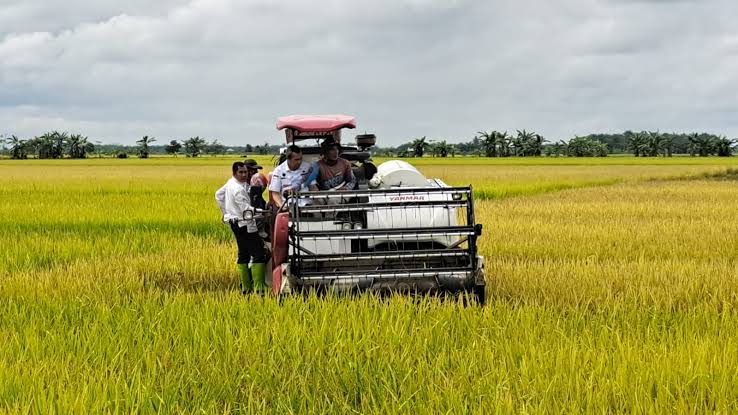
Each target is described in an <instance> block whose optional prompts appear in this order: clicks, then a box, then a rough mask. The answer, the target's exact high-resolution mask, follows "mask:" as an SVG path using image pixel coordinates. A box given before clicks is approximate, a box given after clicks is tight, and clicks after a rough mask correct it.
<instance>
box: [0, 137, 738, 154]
mask: <svg viewBox="0 0 738 415" xmlns="http://www.w3.org/2000/svg"><path fill="white" fill-rule="evenodd" d="M156 141H157V139H156V138H155V137H150V136H148V135H145V136H143V137H142V138H141V139H139V140H137V141H136V145H135V146H126V145H120V144H102V143H101V142H100V141H95V143H94V144H93V143H92V142H91V141H90V140H89V138H88V137H86V136H83V135H81V134H69V133H66V132H58V131H52V132H48V133H45V134H43V135H40V136H38V137H34V138H31V139H20V138H18V137H17V136H15V135H11V136H0V154H3V155H6V156H9V157H10V158H13V159H25V158H29V157H35V158H40V159H57V158H87V157H92V156H96V157H103V156H108V157H118V158H127V157H128V156H129V155H136V156H138V157H139V158H149V156H150V155H153V154H156V155H164V154H169V155H172V156H174V157H176V156H178V155H183V156H185V157H200V156H203V155H216V154H237V155H239V156H240V155H247V154H248V155H268V154H276V153H278V152H279V149H280V148H281V147H282V146H281V145H272V144H269V143H268V142H265V143H264V144H261V145H252V144H246V145H244V146H226V145H224V144H222V143H220V142H219V141H218V140H217V139H214V140H208V139H206V138H203V137H200V136H195V137H190V138H187V139H183V140H170V141H169V143H168V144H161V145H154V144H153V143H155V142H156ZM347 141H349V142H350V139H349V140H347ZM737 144H738V139H729V138H727V137H725V136H719V135H715V134H708V133H690V134H686V133H662V132H659V131H641V132H633V131H625V132H623V133H620V134H589V135H585V136H577V137H574V138H571V139H569V140H558V141H551V140H548V139H546V138H544V137H543V136H542V135H540V134H537V133H535V132H533V131H527V130H517V131H516V132H515V133H514V134H510V133H508V132H507V131H502V132H500V131H496V130H492V131H479V132H477V134H476V135H475V136H474V137H473V138H472V139H471V140H470V141H467V142H459V143H449V141H448V140H447V139H442V138H439V139H431V138H428V137H427V136H422V137H419V138H415V139H412V140H411V141H409V142H406V143H405V144H402V145H400V146H397V147H374V148H373V149H372V152H373V153H374V154H375V155H377V156H384V157H428V156H430V157H456V156H480V157H539V156H547V157H605V156H607V155H609V154H632V155H634V156H636V157H671V156H672V155H674V154H688V155H691V156H700V157H707V156H721V157H726V156H730V155H732V154H733V153H734V152H735V151H736V145H737Z"/></svg>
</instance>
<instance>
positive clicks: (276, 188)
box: [269, 172, 284, 209]
mask: <svg viewBox="0 0 738 415" xmlns="http://www.w3.org/2000/svg"><path fill="white" fill-rule="evenodd" d="M269 199H271V201H272V203H273V204H274V207H275V208H277V209H280V208H281V207H282V205H283V204H284V199H282V180H281V179H280V178H279V175H278V174H277V172H274V174H272V181H271V182H270V183H269Z"/></svg>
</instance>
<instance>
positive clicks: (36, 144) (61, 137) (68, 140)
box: [0, 131, 272, 159]
mask: <svg viewBox="0 0 738 415" xmlns="http://www.w3.org/2000/svg"><path fill="white" fill-rule="evenodd" d="M156 141H157V140H156V138H155V137H151V136H148V135H145V136H143V137H141V138H140V139H139V140H137V141H136V145H135V146H121V145H111V144H102V143H100V142H97V143H95V144H93V143H92V142H90V139H89V138H88V137H86V136H83V135H81V134H69V133H66V132H59V131H52V132H48V133H45V134H43V135H40V136H38V137H34V138H31V139H27V140H23V139H20V138H18V137H17V136H15V135H11V136H9V137H4V138H3V137H0V143H1V144H4V145H5V147H6V151H7V153H8V154H9V155H10V157H11V158H13V159H27V158H28V157H29V156H34V157H36V158H39V159H59V158H64V157H68V158H75V159H83V158H87V157H89V156H90V155H98V156H102V153H103V152H105V153H107V154H110V155H112V156H114V157H117V158H128V156H129V155H130V154H132V155H135V156H138V157H139V158H148V157H149V155H151V154H170V155H173V156H175V157H176V156H177V155H179V154H184V155H185V156H187V157H199V156H201V155H203V154H211V155H215V154H223V153H224V152H225V151H226V146H225V145H223V144H221V143H220V142H219V141H218V140H212V141H208V140H207V139H205V138H202V137H199V136H196V137H190V138H188V139H186V140H182V142H181V143H180V142H179V141H177V140H171V141H169V143H168V144H166V145H162V146H154V145H153V143H154V142H156ZM243 149H244V150H247V151H248V152H252V151H253V150H254V147H252V146H246V147H244V148H243ZM256 149H257V150H258V151H259V152H261V151H263V152H264V154H269V151H270V150H272V148H271V146H269V144H264V148H262V146H256Z"/></svg>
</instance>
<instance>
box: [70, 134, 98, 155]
mask: <svg viewBox="0 0 738 415" xmlns="http://www.w3.org/2000/svg"><path fill="white" fill-rule="evenodd" d="M94 150H95V146H94V145H93V144H92V143H90V142H88V141H87V137H84V136H82V135H81V134H72V135H70V136H69V138H68V139H67V154H69V157H71V158H73V159H83V158H86V157H87V153H90V152H92V151H94Z"/></svg>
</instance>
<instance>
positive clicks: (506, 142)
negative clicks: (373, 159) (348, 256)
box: [375, 130, 738, 157]
mask: <svg viewBox="0 0 738 415" xmlns="http://www.w3.org/2000/svg"><path fill="white" fill-rule="evenodd" d="M737 145H738V139H729V138H727V137H725V136H718V135H714V134H708V133H690V134H684V133H681V134H677V133H661V132H658V131H641V132H633V131H625V132H624V133H622V134H590V135H586V136H577V137H574V138H571V139H569V140H559V141H555V142H549V141H548V140H547V139H545V138H544V137H542V136H541V135H540V134H537V133H534V132H531V131H526V130H517V131H516V133H515V134H509V133H508V132H507V131H503V132H500V131H496V130H493V131H479V132H477V134H476V135H475V136H474V137H473V138H472V139H471V140H470V141H468V142H460V143H456V144H449V143H448V141H447V140H445V139H440V140H432V139H429V138H428V137H426V136H423V137H420V138H415V139H413V140H411V141H409V142H407V143H405V144H402V145H400V146H398V147H382V148H377V149H376V150H375V154H378V155H385V156H397V157H423V156H427V155H430V156H432V157H448V156H451V157H454V156H456V155H474V156H482V157H537V156H542V155H545V156H549V157H552V156H553V157H559V156H564V157H605V156H607V155H608V154H628V153H630V154H633V155H634V156H636V157H659V156H663V157H671V156H672V155H673V154H689V155H691V156H701V157H706V156H721V157H727V156H730V155H732V154H733V152H735V151H736V146H737Z"/></svg>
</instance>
